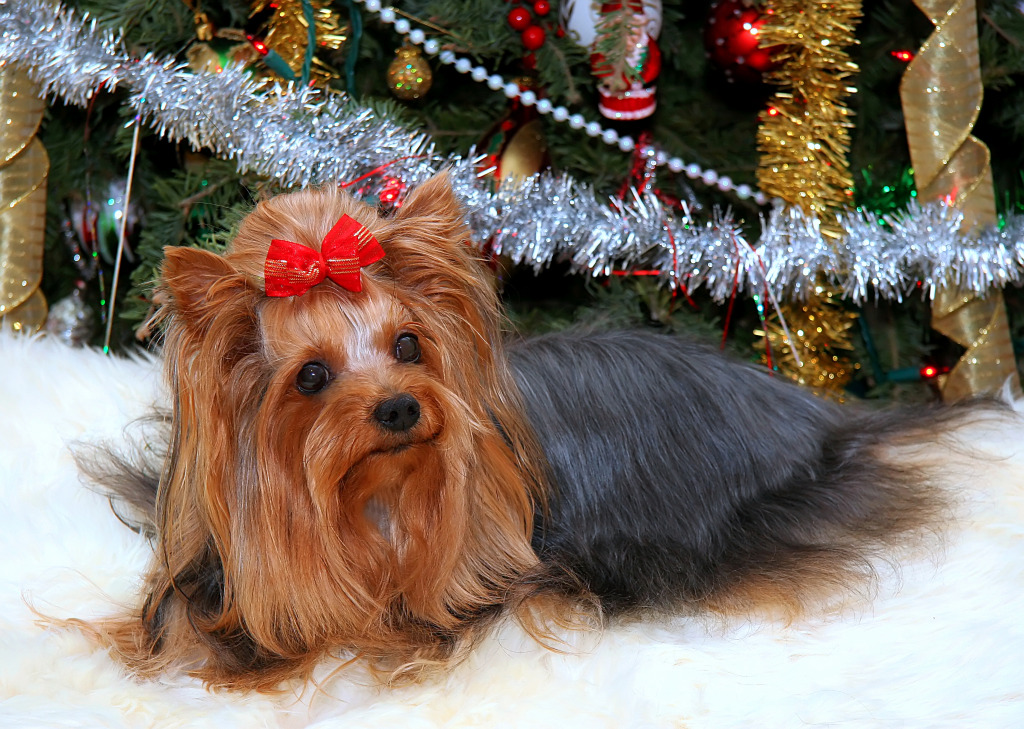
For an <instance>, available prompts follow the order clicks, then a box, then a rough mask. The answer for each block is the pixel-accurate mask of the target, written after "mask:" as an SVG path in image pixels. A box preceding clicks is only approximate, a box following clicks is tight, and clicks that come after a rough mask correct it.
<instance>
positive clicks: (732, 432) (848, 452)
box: [512, 332, 1005, 615]
mask: <svg viewBox="0 0 1024 729" xmlns="http://www.w3.org/2000/svg"><path fill="white" fill-rule="evenodd" d="M512 362H513V367H514V370H515V372H516V377H517V381H518V383H519V386H520V389H521V390H522V393H523V397H524V400H525V402H526V407H527V411H528V415H529V419H530V421H531V423H532V424H533V426H534V428H535V429H536V431H537V434H538V438H539V440H540V443H541V446H542V448H543V450H544V452H545V453H546V455H547V458H548V462H549V467H550V471H551V481H552V482H553V483H554V488H556V489H557V493H554V494H552V496H551V498H550V501H549V508H548V512H547V513H546V514H542V515H540V516H539V518H538V526H537V529H536V532H535V537H534V546H535V549H536V550H537V552H538V554H539V555H540V556H541V560H542V570H544V571H545V572H546V573H547V574H549V575H550V578H551V581H552V589H553V590H559V589H563V587H564V585H565V584H566V582H565V578H564V575H565V574H566V573H567V572H568V573H571V574H573V575H576V576H577V577H578V578H579V582H580V583H581V584H582V585H584V586H585V587H586V588H587V589H588V590H589V591H590V593H592V594H593V595H596V596H597V598H598V599H599V601H600V603H601V606H602V608H603V609H604V610H605V611H606V612H608V613H612V614H614V613H623V612H629V611H631V610H642V609H647V608H653V609H671V610H675V611H678V610H680V609H682V610H686V609H688V608H690V609H693V610H696V611H706V610H709V609H710V610H713V611H720V612H730V613H731V612H737V611H738V612H743V613H749V612H750V611H751V610H757V609H761V608H766V609H773V610H774V609H777V608H781V609H782V610H783V611H784V612H785V613H786V614H788V615H792V614H794V613H796V612H799V611H800V610H801V609H803V608H805V607H807V606H808V605H809V604H814V603H819V602H821V601H822V600H827V599H831V598H832V597H833V596H835V595H836V593H837V591H842V590H844V589H848V588H851V587H861V588H864V587H866V586H868V585H870V584H872V579H871V578H872V577H873V576H874V575H875V574H876V573H877V570H878V567H879V565H880V564H886V563H889V564H891V563H894V562H895V561H896V560H897V559H898V558H899V556H900V553H901V551H905V550H908V549H911V548H913V547H915V546H919V545H921V544H922V543H923V542H926V541H927V539H928V537H930V536H934V535H936V534H937V533H939V532H940V531H941V529H940V527H941V525H942V524H944V523H945V522H946V521H947V520H948V517H949V515H950V514H951V513H952V506H953V501H952V498H951V495H950V493H949V490H948V489H945V488H942V487H941V484H940V482H941V481H942V480H943V474H942V473H941V472H940V466H939V464H938V463H937V462H936V461H935V460H934V459H935V455H936V453H939V454H940V455H943V454H947V455H948V453H949V451H948V446H947V447H946V448H947V450H946V451H945V452H943V451H942V449H941V448H940V447H932V449H931V451H930V453H929V454H920V453H919V454H918V455H917V456H913V457H912V454H911V455H908V452H909V451H911V450H913V449H914V448H920V446H921V444H928V443H935V442H937V441H939V440H941V439H942V438H943V437H944V434H946V433H949V432H951V431H954V430H955V429H956V428H957V427H958V425H959V424H961V423H962V422H964V421H965V419H968V418H970V417H972V416H973V415H975V414H977V413H979V412H985V411H992V410H1001V409H1005V405H1003V404H1001V403H999V402H996V401H984V402H975V403H971V404H969V405H962V406H941V405H935V406H927V407H919V408H912V409H906V408H904V409H893V410H882V411H868V410H862V409H858V408H856V407H853V406H849V405H845V406H840V405H837V404H835V403H832V402H827V401H824V400H822V399H821V398H819V397H816V396H815V395H813V394H811V393H810V392H809V391H808V390H806V389H801V388H798V387H796V386H794V385H792V384H790V383H788V382H786V381H784V380H783V379H782V378H779V377H771V376H769V374H768V373H767V372H766V371H764V370H759V369H756V368H753V367H750V366H749V365H746V364H743V363H739V362H735V361H731V360H728V359H725V358H723V357H722V356H721V355H720V354H719V353H718V352H714V351H710V350H708V349H705V348H702V347H699V346H695V345H693V344H691V343H687V342H684V341H680V340H677V339H675V338H671V337H667V336H664V335H651V334H647V335H645V334H639V333H624V332H619V333H606V334H601V335H594V334H590V335H586V336H581V335H578V334H575V333H567V334H566V333H563V334H558V335H553V336H549V337H542V338H539V339H536V340H531V341H528V342H526V343H523V344H522V345H520V346H518V347H517V348H516V349H515V350H514V351H513V354H512ZM533 581H534V582H535V583H543V578H536V577H534V578H533Z"/></svg>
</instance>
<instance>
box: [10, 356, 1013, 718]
mask: <svg viewBox="0 0 1024 729" xmlns="http://www.w3.org/2000/svg"><path fill="white" fill-rule="evenodd" d="M159 398H160V383H159V373H158V366H157V364H156V363H155V362H153V361H151V360H149V359H137V360H134V361H128V360H123V359H115V358H107V357H104V356H102V355H101V354H99V353H96V352H92V351H83V350H71V349H67V348H65V347H64V346H63V345H61V344H59V343H57V342H53V341H47V340H29V339H11V338H9V337H7V336H2V337H0V554H2V561H0V727H5V728H7V729H13V728H15V727H131V728H133V729H135V728H142V727H211V728H214V727H216V729H226V728H229V727H245V728H246V729H249V728H254V727H307V726H309V727H345V728H346V729H355V728H357V727H402V728H403V729H427V728H431V727H557V728H558V729H568V728H569V727H576V726H579V727H616V728H621V727H690V728H697V727H743V728H752V727H757V728H758V729H767V728H769V727H786V728H790V727H808V726H813V727H826V726H827V727H901V728H905V727H951V728H952V727H956V729H964V727H1007V728H1011V727H1024V423H1022V422H1007V421H1006V419H1003V420H1002V421H998V420H995V419H990V420H989V421H988V422H983V423H978V424H976V425H973V426H971V427H970V428H969V429H966V430H965V431H964V432H962V433H961V434H960V440H961V441H962V443H963V444H964V445H965V446H966V447H967V448H968V449H969V450H970V451H971V453H972V454H973V455H972V457H971V458H968V457H967V456H965V455H964V454H963V453H960V454H959V455H956V454H954V453H953V451H951V450H950V449H949V448H948V447H947V446H946V445H935V444H933V445H931V446H925V448H930V449H931V450H930V451H929V452H928V453H927V454H926V456H927V457H928V458H931V459H945V460H946V461H947V464H946V465H945V466H944V468H945V472H946V473H948V478H949V480H950V484H951V485H952V486H954V487H955V488H957V489H958V490H959V491H960V492H962V493H963V495H964V499H963V502H964V503H963V510H962V515H961V516H960V517H959V518H958V519H957V521H956V523H955V524H951V525H950V528H949V531H948V534H947V537H946V548H945V551H944V553H943V554H941V555H938V556H934V555H933V557H932V558H930V559H929V558H924V559H919V560H916V561H912V562H911V563H909V564H905V565H904V566H903V569H902V570H901V572H900V574H899V579H897V578H896V576H895V575H894V576H893V577H892V578H891V579H890V580H889V581H888V582H887V583H885V584H884V585H883V587H882V589H881V591H880V593H881V594H879V595H877V596H874V597H873V598H872V599H871V600H869V601H864V602H862V603H859V604H846V605H845V606H842V607H841V609H837V610H836V611H834V612H833V613H831V614H830V615H827V616H820V617H818V618H815V619H812V620H807V621H804V622H800V623H798V624H794V625H791V626H783V625H778V624H770V623H758V622H749V623H744V624H732V625H721V624H709V623H707V622H701V621H692V620H689V621H688V620H679V621H677V622H676V623H674V624H665V623H659V624H653V623H647V624H640V625H632V626H619V627H615V628H611V629H609V630H607V631H606V632H604V633H603V634H601V635H596V634H577V635H574V636H571V637H570V640H571V641H572V642H573V645H574V649H573V650H572V651H569V652H566V653H561V654H558V653H552V652H550V651H547V650H545V649H543V648H539V647H537V646H536V645H534V644H532V643H531V642H530V641H529V640H528V639H526V638H524V637H523V636H522V635H521V634H520V633H519V631H518V630H517V629H516V628H515V627H514V626H505V627H503V628H502V629H501V630H500V631H498V633H497V634H496V635H494V636H493V637H492V638H491V639H489V640H488V641H487V642H486V643H485V644H484V645H482V646H481V647H480V648H479V649H478V650H476V651H475V652H474V654H473V655H472V656H471V658H470V659H469V660H468V661H467V662H466V663H465V664H463V665H461V666H460V667H459V668H457V669H455V670H454V671H453V672H451V673H450V674H448V675H447V676H446V677H445V678H443V679H437V680H434V681H432V682H428V683H426V684H420V685H416V686H410V687H404V688H401V689H378V688H374V687H372V686H371V685H369V684H368V682H366V681H365V680H363V678H362V676H361V674H360V673H359V671H358V670H355V671H350V672H347V673H344V674H342V675H340V676H338V677H335V678H332V679H330V680H327V681H325V682H324V685H323V686H322V687H321V689H320V690H319V691H316V690H313V689H308V690H306V691H305V692H304V693H303V694H302V695H300V696H294V695H290V696H285V697H276V698H268V697H264V696H237V695H228V694H211V693H209V692H207V691H205V690H204V689H203V688H202V686H200V685H197V684H196V683H195V682H193V681H190V680H187V679H180V678H179V679H173V680H165V681H162V682H147V683H138V682H136V681H134V680H133V679H131V678H129V677H127V676H125V675H124V674H123V672H122V671H121V670H120V669H119V667H118V666H117V665H116V664H115V663H114V662H112V661H111V660H110V659H109V658H108V657H107V655H106V654H105V653H104V651H102V650H99V649H97V648H95V647H94V646H93V645H91V644H90V643H89V642H88V641H86V640H85V639H84V638H83V637H82V636H80V635H78V634H76V633H74V632H62V631H55V630H52V629H48V628H46V627H45V626H44V625H41V624H40V623H39V621H38V619H37V618H36V616H35V615H34V613H33V612H32V610H30V608H29V605H31V606H33V607H34V608H35V609H36V610H38V611H39V612H41V613H45V614H48V615H52V616H56V617H71V616H77V617H95V616H99V615H102V614H105V613H109V612H111V611H113V609H114V606H115V604H116V603H118V602H130V601H131V597H132V594H133V590H134V589H136V587H137V584H138V579H139V574H140V571H141V569H142V568H143V565H144V564H145V562H146V559H147V552H148V547H147V545H146V544H145V543H144V542H143V541H142V540H141V539H140V538H139V537H138V536H136V535H135V534H134V533H132V532H131V531H129V530H128V529H126V528H125V527H124V526H122V525H121V524H120V522H118V520H117V519H116V518H115V517H114V515H113V514H112V513H111V511H110V509H109V507H108V505H107V503H106V501H105V499H104V498H103V497H101V496H99V495H98V494H96V493H94V492H92V491H90V490H89V489H88V488H86V487H84V486H83V485H82V484H81V483H80V482H79V480H78V477H77V475H76V472H75V466H74V464H73V462H72V459H71V456H70V455H69V452H68V449H67V444H68V443H69V442H71V441H74V440H76V439H80V438H87V439H90V440H93V439H100V438H103V437H116V436H118V435H119V433H120V431H121V429H122V428H123V426H124V425H125V424H126V423H127V422H128V421H129V420H130V419H131V418H133V417H135V416H137V415H140V414H142V413H143V412H145V410H146V409H147V407H149V406H150V405H151V404H152V403H153V402H154V401H156V400H158V399H159ZM326 670H327V669H326V668H325V673H326Z"/></svg>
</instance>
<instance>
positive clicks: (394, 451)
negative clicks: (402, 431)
mask: <svg viewBox="0 0 1024 729" xmlns="http://www.w3.org/2000/svg"><path fill="white" fill-rule="evenodd" d="M440 436H441V429H440V428H438V429H437V430H434V431H428V432H427V433H422V434H419V435H414V434H412V433H410V434H408V435H407V436H406V437H402V436H398V435H392V436H390V437H389V438H388V439H387V442H383V443H381V444H380V445H379V446H378V447H376V448H372V449H371V450H370V451H369V452H368V453H367V454H366V457H370V456H375V455H398V454H399V453H404V452H406V451H408V450H410V449H412V448H415V447H416V446H423V445H428V444H430V443H433V442H434V441H436V440H437V439H438V438H439V437H440Z"/></svg>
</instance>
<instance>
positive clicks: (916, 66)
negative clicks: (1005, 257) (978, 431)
mask: <svg viewBox="0 0 1024 729" xmlns="http://www.w3.org/2000/svg"><path fill="white" fill-rule="evenodd" d="M915 2H916V4H917V6H918V7H919V8H921V10H922V11H923V12H924V13H925V14H926V15H927V16H928V18H929V19H930V20H931V22H932V23H933V24H934V25H935V32H934V33H933V34H932V35H931V36H930V37H929V38H928V39H927V40H926V41H925V43H924V45H923V46H922V47H921V49H920V51H918V53H917V56H915V58H914V60H913V61H912V62H911V63H910V65H909V66H908V67H907V70H906V72H905V73H904V75H903V80H902V82H901V84H900V95H901V97H902V101H903V116H904V119H905V120H906V127H907V141H908V143H909V145H910V158H911V161H912V163H913V165H914V175H915V180H916V182H917V186H918V193H919V195H920V198H921V199H922V200H928V199H946V200H947V201H949V202H950V203H951V204H953V205H956V206H957V207H959V208H960V209H961V210H962V211H963V213H964V229H965V232H966V231H967V230H969V229H970V228H972V227H974V226H977V225H991V224H994V223H995V222H996V209H995V197H994V191H993V186H992V169H991V165H990V160H989V151H988V148H987V147H986V146H985V144H984V143H983V142H982V141H981V140H980V139H978V138H977V137H975V136H973V135H972V134H971V131H972V130H973V128H974V122H975V121H976V120H977V118H978V112H979V111H980V110H981V99H982V83H981V64H980V59H979V55H978V20H977V10H976V8H975V3H974V0H915ZM932 328H934V329H935V330H936V331H939V332H941V333H942V334H945V335H946V336H947V337H949V338H950V339H952V340H953V341H955V342H957V343H958V344H960V345H961V346H963V347H964V348H965V349H966V351H965V352H964V354H963V356H962V357H961V358H960V361H959V362H958V363H957V365H956V367H954V368H953V370H952V371H951V372H950V373H949V374H948V375H947V376H946V377H945V379H944V381H943V382H942V383H941V384H942V395H943V398H944V399H946V400H957V399H960V398H964V397H968V396H970V395H976V394H979V393H994V392H998V391H999V390H1000V389H1001V388H1002V386H1003V384H1004V383H1005V382H1006V381H1007V380H1010V382H1011V384H1012V387H1013V389H1014V390H1015V391H1016V392H1019V391H1020V381H1019V377H1018V375H1017V364H1016V360H1015V358H1014V354H1013V346H1012V343H1011V341H1010V332H1009V324H1008V322H1007V319H1006V305H1005V303H1004V302H1003V295H1002V292H1001V291H993V292H992V293H990V294H989V295H988V296H986V297H984V298H980V297H977V296H974V295H971V294H964V293H961V292H959V291H957V290H956V288H955V287H953V286H950V287H947V288H944V289H940V290H939V291H938V292H937V294H936V297H935V301H934V303H933V305H932Z"/></svg>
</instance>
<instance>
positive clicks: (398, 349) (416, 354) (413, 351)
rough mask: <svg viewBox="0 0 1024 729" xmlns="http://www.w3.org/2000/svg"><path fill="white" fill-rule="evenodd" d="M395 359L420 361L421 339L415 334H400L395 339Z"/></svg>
mask: <svg viewBox="0 0 1024 729" xmlns="http://www.w3.org/2000/svg"><path fill="white" fill-rule="evenodd" d="M395 359H397V360H398V361H399V362H419V361H420V340H418V339H417V338H416V335H415V334H399V335H398V339H396V340H395Z"/></svg>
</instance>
